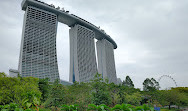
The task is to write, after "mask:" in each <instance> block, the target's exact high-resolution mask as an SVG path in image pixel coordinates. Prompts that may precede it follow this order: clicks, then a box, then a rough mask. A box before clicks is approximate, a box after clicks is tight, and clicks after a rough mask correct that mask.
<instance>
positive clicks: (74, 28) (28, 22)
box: [18, 0, 117, 83]
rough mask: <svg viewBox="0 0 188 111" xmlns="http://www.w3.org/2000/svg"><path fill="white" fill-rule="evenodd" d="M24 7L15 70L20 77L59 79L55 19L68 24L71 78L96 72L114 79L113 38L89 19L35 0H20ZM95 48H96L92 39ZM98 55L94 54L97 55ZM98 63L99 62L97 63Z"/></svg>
mask: <svg viewBox="0 0 188 111" xmlns="http://www.w3.org/2000/svg"><path fill="white" fill-rule="evenodd" d="M21 6H22V10H24V11H25V15H24V23H23V31H22V41H21V49H20V57H19V66H18V71H19V73H20V75H21V76H22V77H28V76H33V77H37V78H49V79H50V81H51V82H53V81H54V80H55V79H60V77H59V71H58V64H57V51H56V33H57V25H58V22H61V23H64V24H66V25H68V26H69V27H70V30H69V37H70V74H69V81H70V82H74V81H77V82H89V81H90V80H91V79H92V78H93V77H94V76H95V74H96V73H97V72H98V73H99V74H102V77H103V78H107V79H108V80H109V82H113V83H117V76H116V69H115V61H114V49H116V48H117V45H116V43H115V41H114V40H113V39H112V38H111V37H110V36H109V35H107V34H106V33H105V32H104V31H103V30H101V29H100V28H99V27H96V26H95V25H93V24H91V23H90V22H88V21H86V20H84V19H82V18H80V17H78V16H76V15H73V14H69V12H68V11H65V10H64V9H60V7H55V6H54V5H49V4H47V3H44V2H41V1H38V0H23V1H22V4H21ZM94 39H97V42H96V48H97V52H95V41H94ZM96 55H97V56H96ZM97 61H98V62H97ZM97 63H98V65H97Z"/></svg>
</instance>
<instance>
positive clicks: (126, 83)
mask: <svg viewBox="0 0 188 111" xmlns="http://www.w3.org/2000/svg"><path fill="white" fill-rule="evenodd" d="M122 85H124V86H128V87H130V88H134V84H133V81H132V80H131V78H130V77H129V76H126V79H125V81H123V83H122Z"/></svg>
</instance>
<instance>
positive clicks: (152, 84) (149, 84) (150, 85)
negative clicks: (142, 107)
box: [143, 78, 160, 91]
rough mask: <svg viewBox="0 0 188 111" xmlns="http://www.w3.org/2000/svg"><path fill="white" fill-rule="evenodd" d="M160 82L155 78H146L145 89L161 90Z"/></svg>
mask: <svg viewBox="0 0 188 111" xmlns="http://www.w3.org/2000/svg"><path fill="white" fill-rule="evenodd" d="M159 88H160V86H159V83H158V82H157V81H156V80H155V79H154V78H151V79H149V78H146V79H145V80H144V82H143V90H144V91H156V90H159Z"/></svg>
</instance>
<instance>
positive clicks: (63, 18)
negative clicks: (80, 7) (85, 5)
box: [21, 0, 117, 49]
mask: <svg viewBox="0 0 188 111" xmlns="http://www.w3.org/2000/svg"><path fill="white" fill-rule="evenodd" d="M21 6H22V10H24V11H25V10H26V8H27V6H34V7H37V8H40V9H43V10H46V11H49V12H52V13H54V14H56V15H57V16H58V21H59V22H61V23H64V24H66V25H68V26H69V27H72V26H74V25H75V24H80V25H82V26H85V27H87V28H89V29H91V30H93V31H94V32H95V38H96V39H98V40H102V39H106V40H108V41H109V42H111V43H112V44H113V45H114V49H116V48H117V44H116V43H115V41H114V40H113V39H112V38H111V37H110V36H109V35H108V34H106V33H105V32H104V30H102V29H100V28H99V27H97V26H95V25H93V24H92V23H90V22H88V21H86V20H84V19H82V18H80V17H78V16H76V15H74V14H69V11H65V10H64V9H63V8H62V9H60V7H55V6H54V5H52V4H51V5H49V4H47V3H44V2H41V1H38V0H24V1H23V2H22V4H21Z"/></svg>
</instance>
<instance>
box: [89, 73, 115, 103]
mask: <svg viewBox="0 0 188 111" xmlns="http://www.w3.org/2000/svg"><path fill="white" fill-rule="evenodd" d="M91 86H92V88H93V92H92V101H93V103H94V104H95V105H99V104H106V105H108V104H110V103H111V98H110V93H109V91H108V90H107V84H106V83H105V82H104V81H103V79H102V77H101V74H98V73H97V74H96V75H95V77H94V79H93V80H92V82H91Z"/></svg>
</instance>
